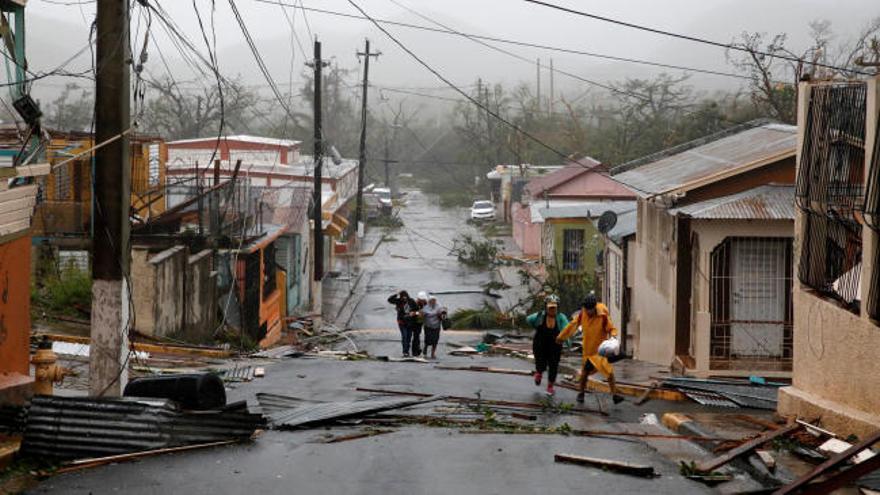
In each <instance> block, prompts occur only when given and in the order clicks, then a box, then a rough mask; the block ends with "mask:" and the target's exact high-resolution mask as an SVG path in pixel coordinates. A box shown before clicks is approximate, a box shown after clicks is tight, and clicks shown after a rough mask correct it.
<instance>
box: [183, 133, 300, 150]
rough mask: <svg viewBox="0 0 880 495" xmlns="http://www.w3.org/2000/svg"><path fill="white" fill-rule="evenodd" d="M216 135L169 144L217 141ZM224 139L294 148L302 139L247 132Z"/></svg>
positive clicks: (223, 138) (224, 138) (224, 139)
mask: <svg viewBox="0 0 880 495" xmlns="http://www.w3.org/2000/svg"><path fill="white" fill-rule="evenodd" d="M216 140H217V138H216V137H207V138H193V139H178V140H177V141H170V142H168V143H167V144H168V145H175V144H192V143H203V142H208V141H216ZM221 140H223V141H237V142H240V143H251V144H265V145H267V146H282V147H285V148H292V147H295V146H299V145H300V143H302V141H294V140H293V139H278V138H270V137H262V136H250V135H247V134H238V135H235V136H224V137H222V138H221Z"/></svg>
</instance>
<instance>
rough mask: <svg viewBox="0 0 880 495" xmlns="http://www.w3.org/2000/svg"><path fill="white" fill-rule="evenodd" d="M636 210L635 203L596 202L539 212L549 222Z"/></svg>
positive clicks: (551, 208) (546, 209)
mask: <svg viewBox="0 0 880 495" xmlns="http://www.w3.org/2000/svg"><path fill="white" fill-rule="evenodd" d="M635 208H636V202H635V201H594V202H590V203H582V204H578V205H567V206H554V207H550V208H541V209H540V210H539V212H540V214H541V217H543V218H544V219H545V220H548V219H552V218H596V217H598V216H599V215H601V214H603V213H605V212H606V211H613V212H614V213H618V214H619V213H623V212H626V211H631V210H634V209H635Z"/></svg>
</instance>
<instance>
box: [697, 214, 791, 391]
mask: <svg viewBox="0 0 880 495" xmlns="http://www.w3.org/2000/svg"><path fill="white" fill-rule="evenodd" d="M691 231H692V232H693V233H694V234H695V235H696V236H697V239H698V245H699V247H698V250H697V251H696V252H694V253H693V256H699V260H697V267H698V269H697V270H696V272H695V273H693V289H694V290H693V292H692V296H691V311H692V321H693V322H694V324H693V326H692V328H691V355H692V356H694V357H695V358H696V368H695V369H693V370H690V371H692V372H693V373H694V374H696V375H697V376H708V375H709V374H710V369H709V351H710V336H711V321H712V313H711V312H710V311H709V309H710V307H709V304H710V299H709V294H710V278H709V277H710V274H711V273H712V251H713V250H714V249H715V248H717V247H718V245H720V244H721V243H722V242H724V240H725V239H727V238H728V237H783V238H790V237H792V236H793V235H794V222H792V221H790V220H739V221H731V220H723V221H722V220H693V221H692V222H691ZM711 374H712V375H730V376H749V375H751V374H755V373H754V372H751V371H749V370H731V371H729V372H728V371H718V370H716V371H712V372H711ZM759 374H760V375H762V376H775V377H787V376H790V375H791V373H788V372H770V371H761V372H760V373H759Z"/></svg>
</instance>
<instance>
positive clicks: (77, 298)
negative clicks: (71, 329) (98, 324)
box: [31, 266, 92, 318]
mask: <svg viewBox="0 0 880 495" xmlns="http://www.w3.org/2000/svg"><path fill="white" fill-rule="evenodd" d="M31 304H32V306H33V312H34V313H35V314H42V313H46V314H47V315H48V316H52V315H61V316H68V317H72V318H83V317H88V315H89V314H90V312H91V309H92V276H91V274H90V273H88V272H86V271H83V270H80V269H78V268H75V267H73V266H70V267H66V268H62V269H61V270H60V271H57V272H55V273H49V274H47V275H46V276H44V277H42V278H40V279H39V284H36V283H35V284H34V285H33V286H32V287H31Z"/></svg>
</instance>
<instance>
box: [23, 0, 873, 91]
mask: <svg viewBox="0 0 880 495" xmlns="http://www.w3.org/2000/svg"><path fill="white" fill-rule="evenodd" d="M58 1H67V0H52V2H53V3H49V2H47V1H46V0H32V1H31V2H29V4H28V7H27V12H28V19H29V22H28V43H29V50H28V56H29V61H30V64H31V67H32V68H33V69H34V70H46V69H50V68H53V67H55V66H56V65H57V64H59V63H60V62H61V61H63V60H65V59H66V58H67V57H69V56H70V55H72V54H73V53H75V52H76V51H77V50H79V49H81V48H82V47H84V46H86V42H87V33H88V28H87V26H88V25H89V23H90V22H91V20H92V19H93V17H94V9H95V6H94V5H95V4H94V3H77V2H78V1H80V0H70V1H72V2H73V4H71V5H60V4H57V3H54V2H58ZM151 1H152V2H156V3H158V4H160V5H162V6H163V7H164V8H165V9H166V10H167V11H168V12H169V13H170V14H171V16H172V17H173V18H174V21H175V22H176V23H177V24H178V25H179V26H180V27H181V28H182V30H183V31H184V32H185V33H186V35H187V36H188V37H189V38H190V39H191V40H192V41H193V42H194V43H195V44H196V45H197V46H198V47H199V49H200V50H204V48H205V46H204V42H203V41H202V38H201V33H200V31H199V29H198V23H197V21H196V16H195V13H194V9H193V3H192V1H190V0H173V1H171V0H151ZM270 1H272V0H270ZM280 1H283V2H288V3H290V4H294V3H297V2H298V0H280ZM302 1H303V4H304V5H305V6H307V7H316V8H323V9H329V10H335V11H342V12H348V13H356V11H355V10H354V8H353V7H352V6H351V5H350V4H349V2H347V1H346V0H320V1H319V0H302ZM552 1H554V2H555V3H557V4H560V5H565V6H568V7H571V8H575V9H579V10H586V11H589V12H592V13H596V14H600V15H604V16H608V17H614V18H618V19H621V20H625V21H629V22H634V23H639V24H644V25H648V26H653V27H657V28H661V29H665V30H670V31H676V32H681V33H685V34H689V35H694V36H700V37H705V38H709V39H713V40H718V41H722V42H728V41H730V40H732V39H733V38H735V37H737V36H738V35H739V34H740V33H742V32H744V31H751V32H754V31H760V32H767V33H781V32H784V33H788V34H789V37H790V40H791V46H793V47H794V48H796V49H797V50H802V49H804V48H806V46H807V44H808V38H807V36H808V33H809V27H808V24H809V22H810V21H811V20H815V19H827V20H830V21H831V23H832V29H833V30H834V31H835V33H837V40H836V41H845V40H846V39H849V38H850V37H851V36H853V35H854V34H855V33H856V32H857V31H859V30H860V29H861V28H862V27H863V26H864V25H866V24H867V23H868V22H869V20H870V19H871V18H873V17H876V16H878V15H880V4H878V3H877V2H876V0H839V1H817V0H772V1H768V0H662V1H660V0H626V1H621V0H616V1H612V0H595V1H585V0H584V1H574V0H552ZM395 2H396V3H395ZM196 4H197V5H198V6H199V8H200V10H201V13H202V15H203V20H204V21H205V22H206V23H207V24H208V26H210V22H211V21H210V17H211V16H210V14H211V2H210V1H209V0H196ZM358 4H359V5H360V6H361V7H362V8H364V9H365V10H366V11H367V12H368V13H370V14H371V15H374V16H376V17H380V18H385V19H393V20H397V21H403V22H411V23H417V24H423V25H429V22H428V21H426V20H424V19H420V18H419V17H417V16H416V15H414V14H412V13H410V12H407V11H406V10H404V9H403V8H402V7H401V6H400V5H404V6H407V7H409V8H411V9H414V10H416V11H418V12H419V13H421V14H423V15H425V16H428V17H430V18H433V19H435V20H437V21H438V22H441V23H443V24H446V25H448V26H449V27H452V28H454V29H457V30H461V31H466V32H471V33H477V34H482V35H489V36H497V37H504V38H512V39H516V40H521V41H527V42H535V43H541V44H547V45H557V46H562V47H567V48H573V49H578V50H587V51H592V52H596V53H604V54H609V55H615V56H622V57H631V58H640V59H647V60H652V61H656V62H662V63H668V64H676V65H685V66H693V67H700V68H706V69H713V70H722V71H732V70H733V69H732V67H730V65H729V64H728V63H727V61H726V60H725V52H724V50H723V49H720V48H715V47H709V46H704V45H699V44H695V43H692V42H687V41H681V40H674V39H671V38H668V37H663V36H659V35H656V34H651V33H645V32H640V31H636V30H632V29H628V28H625V27H621V26H615V25H612V24H608V23H604V22H600V21H595V20H591V19H586V18H582V17H577V16H573V15H570V14H566V13H563V12H558V11H554V10H550V9H547V8H545V7H541V6H537V5H533V4H529V3H527V2H524V1H521V0H442V1H436V0H435V1H425V0H394V1H392V0H358ZM398 4H400V5H398ZM236 5H238V7H239V10H240V11H241V12H242V15H243V17H244V20H245V22H246V24H247V26H248V27H249V29H250V31H251V33H252V35H253V36H254V38H256V44H257V46H258V48H259V50H260V52H261V53H262V55H263V57H264V58H265V60H266V63H267V65H268V66H269V69H270V72H271V73H272V76H273V78H274V79H275V80H276V81H277V82H278V84H279V85H281V86H282V90H284V89H286V87H285V85H286V84H287V81H288V80H289V79H290V77H291V67H293V71H292V72H293V76H294V80H295V81H298V80H299V75H300V74H301V72H302V70H303V69H304V67H303V62H304V56H303V53H301V52H300V51H299V48H298V47H297V48H296V49H295V51H294V53H293V64H292V65H291V43H293V46H297V43H296V41H293V40H294V38H291V28H290V24H289V23H288V20H287V19H286V17H285V12H284V11H283V10H282V7H281V6H279V5H272V4H267V3H261V2H259V1H257V0H236ZM216 8H217V10H216V12H215V13H214V16H213V17H214V19H215V22H216V25H215V30H216V34H217V45H218V51H219V65H220V69H221V71H223V72H224V73H225V74H227V75H236V74H240V75H241V76H242V77H243V78H244V79H245V80H246V81H247V82H248V83H251V84H263V83H264V80H263V78H262V76H261V75H260V74H259V72H257V67H256V64H255V63H254V61H253V58H252V56H251V54H250V52H249V50H248V49H247V47H246V45H245V44H244V38H243V36H242V33H241V30H240V29H239V27H238V25H237V24H236V23H235V19H234V17H233V15H232V12H231V10H230V7H229V3H228V0H216ZM139 11H140V9H139V8H138V9H135V12H136V14H135V15H134V18H133V20H132V22H133V27H132V34H133V37H134V36H137V40H133V43H134V44H135V45H137V46H139V45H140V44H141V43H142V42H143V32H144V30H143V22H142V21H143V20H142V19H141V18H140V15H139V14H138V13H137V12H139ZM286 13H287V15H288V16H290V17H291V18H292V20H293V25H294V32H295V34H296V36H298V38H299V41H300V42H301V43H302V44H303V45H304V47H305V50H306V52H307V53H308V54H309V55H308V56H310V53H311V38H310V33H311V35H312V36H317V37H318V38H319V39H320V40H321V41H322V42H323V45H324V54H325V56H327V57H335V59H336V62H337V63H338V64H339V65H340V66H343V67H352V68H357V67H358V62H357V60H356V58H355V56H354V52H355V50H357V49H362V47H363V39H364V37H369V38H370V39H371V42H372V43H373V46H374V48H376V49H379V50H381V51H382V52H383V56H382V57H381V58H380V59H379V61H378V62H377V63H376V64H374V65H372V66H371V69H372V70H371V72H372V73H371V79H373V80H374V81H375V82H376V83H377V84H382V85H387V86H397V87H422V86H424V87H428V88H433V87H437V86H442V83H441V82H440V81H439V80H437V79H436V78H435V77H434V76H433V75H431V74H430V73H429V72H428V71H426V70H424V69H423V68H422V67H420V66H418V65H417V64H416V63H415V62H414V61H413V60H412V59H411V58H410V57H409V56H408V55H406V54H405V53H404V52H402V51H401V50H399V49H398V48H397V47H395V46H394V45H393V43H392V42H391V41H390V40H388V39H387V38H386V37H385V35H384V34H382V33H381V32H380V31H378V30H377V29H375V28H374V27H372V26H371V25H370V23H369V22H368V21H365V20H357V19H344V18H339V17H334V16H329V15H326V14H319V13H314V12H306V13H305V15H303V11H301V10H299V9H293V8H288V9H286ZM139 23H140V28H138V25H139ZM309 28H310V29H309ZM387 29H389V31H391V32H392V34H394V35H395V36H397V37H398V38H399V39H400V40H401V41H402V42H403V43H405V44H406V45H407V46H409V47H410V48H412V49H413V50H414V51H415V52H416V53H418V54H419V55H420V56H422V57H423V58H424V59H425V60H426V61H428V62H429V63H430V64H431V65H433V66H434V67H435V68H436V69H438V70H439V71H441V72H442V73H443V74H444V75H446V76H447V77H449V78H450V79H452V80H453V81H454V82H455V83H457V84H461V85H469V84H472V83H473V82H474V81H475V80H476V79H477V78H478V77H482V78H484V79H485V80H490V81H493V82H504V83H518V82H528V83H530V84H534V81H535V78H536V75H535V65H534V63H527V62H523V61H520V60H517V59H515V58H512V57H509V56H507V55H504V54H501V53H498V52H495V51H492V50H491V49H489V48H487V47H485V46H481V45H479V44H477V43H474V42H473V41H471V40H468V39H464V38H460V37H459V38H457V37H454V36H449V35H446V34H438V33H428V32H423V31H417V30H413V29H409V28H404V27H396V26H388V27H387ZM152 33H153V34H152V35H153V36H154V37H155V40H156V42H157V43H158V45H159V49H160V50H161V52H162V54H163V55H164V56H165V58H166V59H167V60H168V63H169V65H170V66H171V70H172V72H173V73H174V77H175V78H176V79H178V80H180V81H188V80H193V81H197V82H198V81H203V80H204V77H201V76H198V75H197V74H195V73H194V72H193V71H192V70H191V69H189V68H187V66H186V65H185V64H183V63H182V62H181V60H180V56H179V54H178V51H177V48H176V47H175V46H174V45H173V44H172V43H171V42H170V40H169V36H168V34H167V33H166V32H165V31H164V30H163V29H161V28H160V27H159V22H158V21H157V20H154V22H153V29H152ZM498 46H501V47H503V48H504V49H506V50H509V51H512V52H515V53H517V54H519V55H522V56H524V57H527V58H529V59H530V60H532V59H534V58H536V57H541V58H542V59H543V60H547V59H549V58H550V57H551V56H552V57H553V59H554V64H555V67H556V68H558V69H561V70H564V71H567V72H571V73H574V74H577V75H579V76H582V77H585V78H589V79H592V80H597V81H601V82H608V81H609V80H619V79H622V78H624V77H646V76H650V75H652V74H657V73H659V72H661V71H662V69H656V68H649V67H645V66H639V65H634V64H629V63H618V62H607V61H603V60H599V59H594V58H590V57H585V56H580V55H571V54H563V53H551V52H547V51H544V50H538V49H531V48H522V47H512V46H506V45H498ZM149 52H150V58H149V62H148V64H147V67H148V69H149V70H150V72H151V74H154V75H161V74H164V73H166V69H165V67H164V65H163V64H162V61H161V59H160V57H159V56H157V53H156V49H155V48H154V45H152V44H151V45H150V48H149ZM87 60H88V58H87V56H84V57H81V58H80V59H78V60H77V61H75V62H74V63H73V64H72V65H71V67H70V68H76V67H87V64H88V62H87ZM667 72H669V71H667ZM672 72H676V73H677V71H672ZM64 82H65V81H63V80H60V79H52V80H48V81H40V83H37V85H35V90H34V91H35V93H37V94H38V95H39V94H40V93H41V92H44V94H45V93H47V92H49V93H51V92H52V91H53V88H55V90H57V88H58V87H59V86H60V85H61V84H63V83H64ZM548 82H549V81H548V79H547V76H546V74H545V78H544V81H543V83H542V84H543V85H546V84H548ZM41 83H42V84H41ZM691 83H692V84H693V85H694V87H696V88H697V89H705V90H707V91H708V90H714V89H718V88H728V87H732V86H736V85H738V84H740V81H737V80H735V79H731V78H725V77H719V76H697V75H695V76H694V77H693V78H692V79H691ZM295 84H297V83H296V82H295ZM556 85H557V88H558V91H561V92H564V93H565V94H566V95H570V96H573V95H575V94H579V93H582V92H583V91H584V90H586V89H587V88H588V87H589V85H587V84H586V83H584V82H582V81H578V80H575V79H573V78H570V77H567V76H563V75H561V74H558V75H557V76H556ZM544 87H545V88H546V86H544ZM430 91H433V90H430ZM436 94H446V95H448V96H451V95H449V93H448V92H446V93H444V92H442V91H439V90H438V91H437V92H436ZM411 98H417V97H411Z"/></svg>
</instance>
